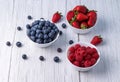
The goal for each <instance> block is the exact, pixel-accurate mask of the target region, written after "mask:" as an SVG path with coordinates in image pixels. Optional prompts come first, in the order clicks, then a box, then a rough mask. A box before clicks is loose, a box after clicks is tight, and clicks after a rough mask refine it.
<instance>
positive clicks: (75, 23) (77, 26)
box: [72, 21, 80, 28]
mask: <svg viewBox="0 0 120 82" xmlns="http://www.w3.org/2000/svg"><path fill="white" fill-rule="evenodd" d="M72 26H73V27H75V28H80V27H79V23H78V22H77V21H74V22H72Z"/></svg>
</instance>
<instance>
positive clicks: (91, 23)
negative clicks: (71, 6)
mask: <svg viewBox="0 0 120 82" xmlns="http://www.w3.org/2000/svg"><path fill="white" fill-rule="evenodd" d="M87 16H88V17H89V20H88V22H87V24H88V26H89V27H92V26H94V25H95V23H96V20H97V14H96V12H95V11H90V12H89V13H88V14H87Z"/></svg>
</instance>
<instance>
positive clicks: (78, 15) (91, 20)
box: [66, 5, 97, 34]
mask: <svg viewBox="0 0 120 82" xmlns="http://www.w3.org/2000/svg"><path fill="white" fill-rule="evenodd" d="M66 19H67V21H68V25H69V26H70V28H71V29H72V30H73V31H74V32H75V33H78V34H85V33H88V32H90V31H91V30H92V29H93V26H94V25H95V24H96V21H97V13H96V11H94V10H88V8H87V7H86V6H83V5H77V6H76V7H75V8H73V9H72V10H70V11H68V13H67V16H66Z"/></svg>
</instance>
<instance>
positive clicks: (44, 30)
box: [26, 19, 59, 44]
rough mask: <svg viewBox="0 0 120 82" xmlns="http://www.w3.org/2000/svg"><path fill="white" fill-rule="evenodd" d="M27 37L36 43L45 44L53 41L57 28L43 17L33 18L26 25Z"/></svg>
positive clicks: (57, 31)
mask: <svg viewBox="0 0 120 82" xmlns="http://www.w3.org/2000/svg"><path fill="white" fill-rule="evenodd" d="M26 28H27V35H28V37H29V38H30V39H31V40H32V41H33V42H36V43H39V44H45V43H49V42H51V41H53V40H54V39H55V38H56V37H57V35H58V33H59V29H58V28H57V26H56V25H55V24H54V23H51V22H50V21H46V20H44V19H42V20H41V19H40V20H35V21H34V22H32V24H31V25H28V24H27V25H26Z"/></svg>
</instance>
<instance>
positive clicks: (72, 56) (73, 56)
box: [68, 54, 75, 62]
mask: <svg viewBox="0 0 120 82" xmlns="http://www.w3.org/2000/svg"><path fill="white" fill-rule="evenodd" d="M68 59H69V60H70V61H71V62H73V61H74V60H75V55H74V54H70V55H69V56H68Z"/></svg>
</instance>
